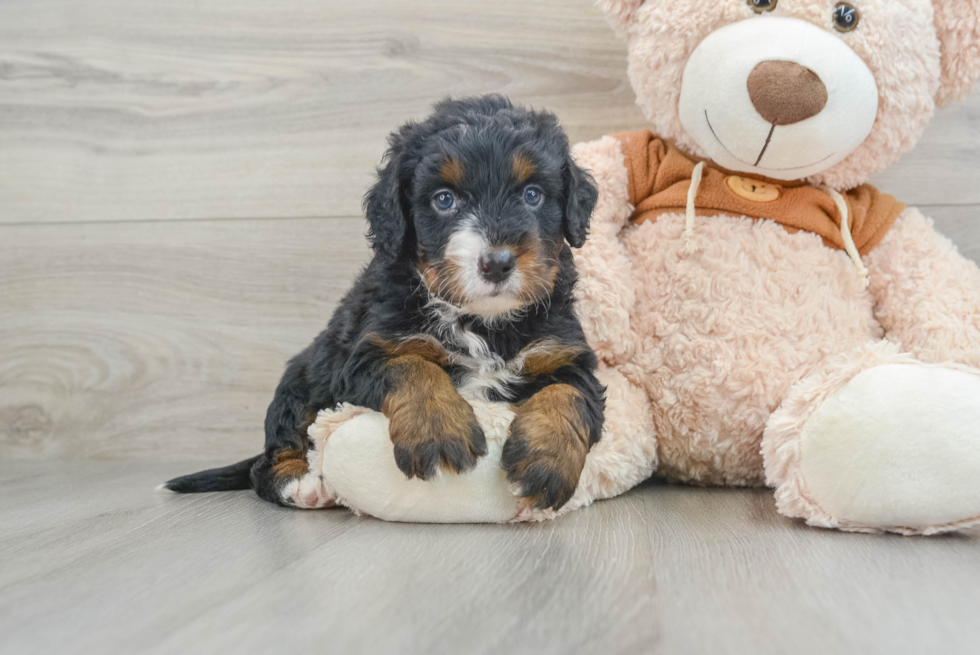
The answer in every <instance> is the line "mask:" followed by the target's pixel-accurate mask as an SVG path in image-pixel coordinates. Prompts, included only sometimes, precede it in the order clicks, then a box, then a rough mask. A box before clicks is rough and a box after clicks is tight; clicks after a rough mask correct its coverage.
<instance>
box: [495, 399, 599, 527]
mask: <svg viewBox="0 0 980 655" xmlns="http://www.w3.org/2000/svg"><path fill="white" fill-rule="evenodd" d="M581 400H582V397H581V395H580V394H579V392H578V391H577V390H576V389H575V388H574V387H571V386H569V385H566V384H555V385H551V386H549V387H545V388H544V389H542V390H541V391H539V392H538V393H536V394H535V395H533V396H532V397H531V399H530V400H528V401H527V402H526V403H525V404H524V405H522V406H521V407H519V408H518V409H517V412H516V414H515V416H514V421H513V423H511V425H510V436H509V437H508V438H507V442H506V443H505V444H504V450H503V454H502V456H501V460H500V464H501V466H502V467H503V468H504V471H506V473H507V479H508V480H510V481H511V482H512V483H514V484H517V485H519V486H520V489H521V490H520V493H521V496H523V497H524V498H527V499H528V504H529V505H530V506H532V507H534V508H535V509H547V508H551V509H555V510H557V509H558V508H560V507H561V506H562V505H564V504H565V503H567V502H568V501H569V500H570V499H571V497H572V495H574V493H575V488H576V487H577V486H578V479H579V476H580V475H581V474H582V468H583V467H584V466H585V458H586V456H587V455H588V454H589V445H590V442H589V429H588V427H587V426H586V424H585V421H584V420H583V410H582V407H581Z"/></svg>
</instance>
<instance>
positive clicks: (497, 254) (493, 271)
mask: <svg viewBox="0 0 980 655" xmlns="http://www.w3.org/2000/svg"><path fill="white" fill-rule="evenodd" d="M516 266H517V255H515V254H514V251H513V250H511V249H510V248H492V249H490V250H487V251H485V252H483V253H482V254H481V255H480V258H479V260H478V261H477V267H478V268H479V270H480V277H482V278H483V279H484V280H485V281H486V282H489V283H490V284H500V283H501V282H503V281H504V280H506V279H507V278H509V277H510V275H511V273H513V272H514V268H515V267H516Z"/></svg>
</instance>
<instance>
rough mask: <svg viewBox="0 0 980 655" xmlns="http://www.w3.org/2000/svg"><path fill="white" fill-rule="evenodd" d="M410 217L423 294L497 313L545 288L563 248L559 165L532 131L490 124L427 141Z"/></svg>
mask: <svg viewBox="0 0 980 655" xmlns="http://www.w3.org/2000/svg"><path fill="white" fill-rule="evenodd" d="M430 145H431V151H430V152H428V153H427V154H426V156H425V158H424V159H423V162H422V164H421V165H420V167H419V168H418V170H417V171H416V175H415V184H414V185H413V188H414V193H413V198H412V214H413V218H414V225H415V233H416V239H417V244H418V258H419V271H420V273H421V275H422V280H423V281H424V283H425V285H426V287H427V288H428V289H429V292H430V293H431V294H433V295H435V296H437V297H438V298H440V299H442V300H444V301H447V302H449V303H451V304H452V305H454V306H456V307H459V308H460V309H461V310H463V311H464V312H465V313H468V314H480V315H496V314H502V313H507V312H511V311H514V310H517V309H520V308H521V307H525V306H527V305H530V304H533V303H535V302H539V301H541V300H543V299H544V298H547V297H548V296H549V295H550V294H551V290H552V287H553V285H554V281H555V276H556V275H557V273H558V255H559V253H560V251H561V248H562V245H563V230H562V217H563V209H562V195H563V183H562V169H563V165H564V161H563V160H562V159H561V158H560V157H556V156H555V153H553V152H551V151H549V148H548V147H547V145H548V144H547V143H544V142H542V140H541V139H540V138H537V137H534V136H530V135H527V136H524V135H520V134H519V133H517V132H516V131H514V130H509V129H505V128H504V126H500V125H498V126H496V127H495V129H493V130H487V131H481V132H475V131H473V130H468V129H465V128H459V129H453V130H450V131H449V132H448V133H444V134H441V135H439V136H437V137H436V138H434V139H433V140H432V143H431V144H430Z"/></svg>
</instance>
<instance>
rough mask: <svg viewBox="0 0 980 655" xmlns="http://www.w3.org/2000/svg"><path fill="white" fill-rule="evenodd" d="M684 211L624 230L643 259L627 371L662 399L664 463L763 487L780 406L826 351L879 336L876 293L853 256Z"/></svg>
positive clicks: (674, 472) (688, 474) (689, 475)
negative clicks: (771, 427)
mask: <svg viewBox="0 0 980 655" xmlns="http://www.w3.org/2000/svg"><path fill="white" fill-rule="evenodd" d="M683 230H684V217H683V216H679V215H668V216H663V217H661V218H659V219H658V220H657V221H656V222H647V223H643V224H642V225H638V226H635V227H632V228H628V229H627V230H626V231H625V232H624V233H623V242H624V245H625V247H626V249H627V252H628V253H629V256H630V258H631V259H632V262H633V267H634V271H635V276H636V279H635V285H636V307H635V311H634V314H633V316H632V317H631V323H632V325H633V326H634V328H635V329H636V330H637V333H638V334H637V336H638V338H639V346H638V348H637V350H636V353H637V354H636V356H635V358H634V359H633V360H632V361H631V362H629V363H627V364H624V365H623V366H621V367H620V370H621V371H622V372H623V373H624V375H626V377H627V378H629V379H630V380H632V381H633V382H634V383H635V384H638V385H641V386H642V387H644V388H645V389H646V391H647V393H648V394H649V396H650V399H651V401H652V404H653V407H654V422H655V425H656V428H657V439H658V452H659V456H660V471H661V472H662V473H664V474H666V475H669V476H671V477H675V478H678V479H682V480H688V481H699V482H704V483H711V484H761V483H762V481H763V473H762V456H761V454H760V452H759V444H760V441H761V438H762V432H763V429H764V427H765V424H766V421H767V419H768V418H769V414H770V412H771V411H772V410H773V409H775V408H776V407H777V406H778V405H779V404H780V402H781V401H782V400H783V398H784V397H785V396H786V393H787V391H788V390H789V388H790V387H791V386H792V385H793V384H794V383H795V382H797V381H798V380H800V379H801V378H802V377H804V376H806V375H807V374H808V373H810V372H811V371H813V370H814V369H815V368H816V367H817V366H818V365H819V364H820V362H821V361H822V360H824V359H825V358H826V357H827V356H828V355H833V354H835V353H839V352H844V351H848V350H850V349H852V348H854V347H856V346H857V345H859V344H861V343H863V342H866V341H867V340H869V339H875V338H880V337H881V336H882V334H883V332H882V329H881V327H880V325H879V324H878V323H877V321H876V320H875V319H874V316H873V314H872V301H871V296H870V295H869V294H868V293H867V291H866V290H865V289H863V288H862V286H861V284H860V282H859V279H858V275H857V271H856V268H855V265H854V263H853V262H852V261H851V260H850V259H849V258H848V257H847V255H846V253H844V252H842V251H838V250H832V249H830V248H828V247H826V246H824V245H823V242H822V240H821V239H820V238H819V237H817V236H816V235H813V234H807V233H797V234H789V233H788V232H787V231H786V230H785V229H784V228H783V227H781V226H779V225H777V224H775V223H773V222H771V221H753V220H749V219H745V218H731V217H725V216H718V217H710V218H708V217H700V218H698V219H697V223H696V228H695V231H696V236H697V250H696V251H695V252H694V253H693V254H687V253H686V252H685V249H684V240H683V238H682V233H683Z"/></svg>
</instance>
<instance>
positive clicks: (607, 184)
mask: <svg viewBox="0 0 980 655" xmlns="http://www.w3.org/2000/svg"><path fill="white" fill-rule="evenodd" d="M598 5H599V7H600V9H601V10H602V11H603V12H605V14H606V17H607V19H608V20H609V22H610V23H611V25H612V27H613V28H614V30H615V31H616V32H617V33H618V34H620V35H621V36H622V37H624V38H625V39H626V41H627V43H628V66H629V77H630V80H631V83H632V85H633V88H634V91H635V92H636V96H637V102H638V104H639V106H640V107H641V109H642V110H643V112H644V114H645V116H646V118H647V119H648V121H649V124H648V125H643V126H638V128H637V130H636V131H630V132H624V133H619V134H614V135H609V136H605V137H603V138H601V139H598V140H596V141H593V142H590V143H582V144H578V145H577V146H576V147H575V150H574V152H575V157H576V160H577V161H578V163H579V164H581V165H582V166H583V167H585V168H587V169H588V170H589V171H590V172H591V174H592V176H593V177H594V179H595V181H596V183H597V185H598V188H599V200H598V204H597V205H596V209H595V211H594V213H593V216H592V224H591V231H590V236H589V239H588V240H587V241H586V243H585V245H584V246H583V247H582V248H581V249H578V250H577V251H576V252H575V261H576V265H577V267H578V270H579V275H580V279H579V283H578V286H577V290H576V294H577V300H578V304H579V306H578V313H579V316H580V318H581V321H582V324H583V327H584V329H585V331H586V335H587V337H588V339H589V342H590V344H591V345H592V347H593V348H594V350H595V351H596V354H597V356H598V358H599V360H600V372H599V377H600V380H601V381H602V382H603V383H604V384H605V385H606V403H607V408H606V423H605V427H604V431H603V438H602V440H601V441H600V442H599V443H597V444H596V445H595V446H594V447H593V449H592V451H591V452H590V453H589V456H588V459H587V462H586V466H585V469H584V471H583V473H582V476H581V478H580V480H579V486H578V488H577V491H576V493H575V496H574V497H573V498H572V500H571V501H570V502H569V503H567V504H566V505H565V506H564V507H562V508H561V509H560V510H559V511H558V512H553V511H539V510H534V509H531V508H528V507H526V506H524V504H522V502H521V500H520V499H519V498H518V497H516V496H515V494H514V490H513V489H511V488H510V486H509V485H508V483H507V481H506V478H505V477H504V475H503V473H502V471H501V470H500V467H499V458H500V449H501V446H502V443H503V440H504V439H505V438H506V434H507V426H508V424H509V421H510V419H511V418H512V416H513V413H512V412H511V410H510V408H508V407H507V406H506V405H503V404H499V403H498V404H493V403H480V402H478V401H474V409H475V410H476V412H477V415H478V417H479V419H480V422H481V424H482V425H483V427H484V429H485V432H486V434H487V439H488V447H489V453H488V455H487V456H486V457H485V458H483V460H481V462H480V463H479V465H478V466H477V468H476V469H475V470H473V471H471V472H468V473H466V474H463V475H458V476H452V475H445V476H442V477H440V478H439V479H437V480H435V481H427V482H421V481H419V480H406V479H405V478H404V476H403V475H401V474H400V472H399V471H398V469H397V467H396V466H395V464H394V462H393V461H392V458H391V455H390V449H391V446H390V442H389V441H388V440H387V437H386V434H387V433H386V430H387V427H386V424H385V421H386V419H385V418H384V417H383V416H381V415H380V414H378V413H375V412H370V411H368V410H366V409H363V408H357V407H350V406H345V407H340V408H328V409H325V410H324V411H323V412H321V413H320V415H319V417H318V419H317V421H316V422H315V423H314V424H313V426H311V428H310V437H311V441H312V442H313V444H314V445H315V449H314V450H312V451H311V454H310V458H311V462H310V463H311V467H312V468H311V470H315V471H318V472H320V473H321V474H320V476H319V478H318V479H317V480H314V481H313V482H311V483H310V484H312V485H315V486H316V488H315V489H314V488H307V489H305V494H306V496H305V497H306V498H308V499H309V502H308V503H307V504H309V505H317V506H319V505H324V504H333V503H339V504H343V505H346V506H349V507H352V508H354V509H355V510H359V511H362V512H365V513H368V514H372V515H375V516H379V517H381V518H386V519H392V520H415V521H514V520H541V519H548V518H554V517H555V516H557V515H559V514H563V513H565V512H568V511H572V510H574V509H577V508H580V507H583V506H585V505H588V504H589V503H591V502H592V501H594V500H596V499H601V498H609V497H612V496H615V495H617V494H620V493H623V492H624V491H626V490H627V489H629V488H630V487H632V486H634V485H636V484H638V483H639V482H641V481H642V480H644V479H646V478H648V477H649V476H650V475H651V474H653V473H657V474H659V475H662V476H664V477H666V478H668V479H671V480H675V481H678V482H685V483H690V484H694V485H730V486H757V485H768V486H770V487H772V488H773V489H774V493H775V501H776V507H777V509H778V511H779V512H780V513H781V514H783V515H785V516H787V517H792V518H799V519H804V520H805V521H806V522H807V523H808V524H810V525H814V526H820V527H825V528H837V529H840V530H847V531H866V532H877V531H887V532H896V533H901V534H936V533H941V532H948V531H952V530H957V529H962V528H966V527H969V526H972V525H975V524H978V523H980V270H978V268H977V266H976V265H975V264H974V263H973V262H971V261H969V260H967V259H965V258H964V257H962V256H961V255H960V254H959V253H958V251H957V250H956V248H955V247H954V246H953V245H952V244H951V242H950V241H949V240H947V239H946V238H944V237H943V236H941V235H940V234H938V233H937V232H936V230H935V229H934V227H933V224H932V222H931V221H930V220H929V218H928V217H926V216H924V215H923V214H922V213H921V212H919V211H918V210H916V209H915V208H912V207H907V206H905V205H904V204H902V203H901V202H900V200H897V199H895V198H893V197H891V196H889V195H887V194H884V193H881V192H879V191H878V190H877V189H875V188H874V187H873V186H871V185H869V184H868V180H869V178H870V177H871V176H872V175H873V174H875V173H877V172H879V171H881V170H883V169H884V168H886V167H887V166H888V165H889V164H891V163H892V162H894V161H895V160H896V159H897V158H898V157H899V156H900V155H901V154H902V153H904V152H906V151H908V150H910V149H911V148H912V147H913V146H914V145H915V143H916V141H917V140H918V139H919V137H920V135H921V134H922V132H923V129H924V128H925V126H926V124H927V123H928V122H929V120H930V118H931V117H932V115H933V113H934V110H935V109H936V107H937V106H940V107H941V106H944V105H946V104H948V103H950V102H953V101H955V100H956V99H959V98H961V97H962V96H963V95H964V94H965V93H966V92H967V91H968V90H969V88H970V87H971V85H972V83H973V81H974V80H975V79H976V78H977V77H978V76H980V21H978V17H980V0H852V2H837V1H836V0H714V1H713V2H698V1H696V0H674V1H672V2H666V1H664V0H646V1H645V2H644V1H643V0H599V1H598ZM300 496H303V494H300ZM303 502H305V501H300V504H302V503H303Z"/></svg>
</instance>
